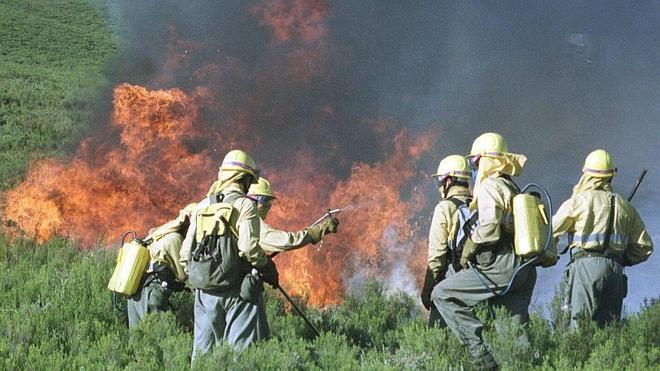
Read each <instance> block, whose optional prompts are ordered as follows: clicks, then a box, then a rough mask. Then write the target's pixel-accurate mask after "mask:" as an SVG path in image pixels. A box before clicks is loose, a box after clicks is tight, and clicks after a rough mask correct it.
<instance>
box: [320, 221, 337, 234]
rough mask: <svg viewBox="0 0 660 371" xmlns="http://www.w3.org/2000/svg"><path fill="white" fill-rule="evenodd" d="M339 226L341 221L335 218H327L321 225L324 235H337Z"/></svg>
mask: <svg viewBox="0 0 660 371" xmlns="http://www.w3.org/2000/svg"><path fill="white" fill-rule="evenodd" d="M338 226H339V219H337V218H335V217H330V218H326V219H325V220H324V221H323V223H321V228H323V232H324V234H327V233H337V227H338Z"/></svg>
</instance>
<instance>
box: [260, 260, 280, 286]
mask: <svg viewBox="0 0 660 371" xmlns="http://www.w3.org/2000/svg"><path fill="white" fill-rule="evenodd" d="M257 270H258V271H259V273H260V274H261V278H262V279H263V280H264V282H266V283H267V284H269V285H270V287H272V288H274V289H276V288H278V287H279V286H280V275H279V273H277V267H276V266H275V262H274V261H273V259H270V258H269V259H268V262H267V263H266V264H265V265H263V266H261V267H258V268H257Z"/></svg>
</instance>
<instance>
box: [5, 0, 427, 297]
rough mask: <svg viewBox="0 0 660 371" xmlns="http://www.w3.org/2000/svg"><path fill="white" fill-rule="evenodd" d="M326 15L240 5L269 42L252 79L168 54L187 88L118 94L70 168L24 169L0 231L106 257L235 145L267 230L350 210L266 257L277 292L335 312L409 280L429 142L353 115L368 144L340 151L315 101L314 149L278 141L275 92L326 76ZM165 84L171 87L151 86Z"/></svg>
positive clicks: (203, 178) (388, 123)
mask: <svg viewBox="0 0 660 371" xmlns="http://www.w3.org/2000/svg"><path fill="white" fill-rule="evenodd" d="M328 12H329V7H328V6H327V5H326V4H325V3H324V2H320V1H306V0H292V1H284V0H277V1H267V2H265V3H264V4H263V5H259V6H254V7H252V8H251V9H250V14H252V15H253V16H255V17H257V18H258V21H259V24H261V25H262V26H263V27H265V28H267V29H269V30H270V31H271V32H272V36H271V37H272V40H271V46H270V48H271V54H270V56H271V57H272V59H273V61H274V62H273V63H272V64H271V65H269V66H266V67H263V69H260V70H257V71H255V70H252V69H250V68H248V67H246V66H243V65H242V64H241V62H240V61H239V60H237V59H235V58H231V57H222V58H220V59H219V60H215V61H213V62H209V63H203V64H202V65H201V66H195V64H194V60H195V59H194V58H192V57H191V58H189V60H186V62H185V63H183V65H181V62H180V59H177V58H176V57H168V58H167V61H164V62H163V64H164V70H163V71H164V73H166V74H173V73H175V72H173V71H175V70H177V68H180V69H182V70H184V71H188V76H191V79H192V81H193V85H194V87H192V88H188V89H186V90H185V91H184V90H182V89H176V88H173V89H166V90H158V89H147V88H145V87H141V86H136V85H129V84H120V85H118V86H116V87H115V89H114V95H113V111H112V112H111V114H110V115H109V119H110V120H109V122H108V125H107V126H106V127H105V128H103V129H102V130H99V131H96V132H94V133H92V134H91V136H90V137H89V138H87V139H86V140H84V141H83V142H82V143H81V145H80V148H79V149H78V151H77V152H76V153H75V154H74V155H73V156H72V158H70V159H46V160H42V161H38V162H36V163H34V164H32V166H31V168H30V170H29V172H28V174H27V176H26V179H25V181H24V182H23V183H21V184H19V185H18V186H17V187H16V188H14V189H12V190H11V191H9V192H7V193H6V194H5V195H4V201H3V203H4V204H3V211H4V212H3V215H4V216H3V218H4V222H5V223H4V224H7V222H8V221H9V220H11V221H12V222H13V223H15V224H16V225H17V226H18V227H19V228H20V230H22V231H23V232H24V233H26V234H28V235H30V236H34V237H35V238H36V239H37V240H39V241H42V242H43V241H46V240H48V239H49V238H51V237H53V236H55V235H58V236H66V237H69V238H72V239H76V240H79V241H80V243H81V246H83V247H85V248H88V247H90V246H92V245H93V244H94V243H101V244H103V245H106V246H107V245H108V244H110V243H112V242H114V241H115V239H116V238H117V237H118V236H119V235H121V234H122V233H123V232H125V231H128V230H136V231H137V232H138V233H139V234H144V233H146V231H147V230H148V229H149V228H151V227H153V226H155V225H158V224H161V223H163V222H165V221H167V220H169V219H171V218H173V217H175V216H176V215H177V212H178V210H179V209H180V208H182V207H183V206H185V205H186V204H187V203H190V202H194V201H199V200H200V199H202V198H203V197H204V195H205V193H206V191H207V189H208V187H209V185H210V184H211V183H212V181H213V180H214V179H215V177H216V175H217V166H218V163H219V161H220V160H221V159H222V156H224V154H225V153H226V152H227V151H228V150H230V149H234V148H242V149H245V150H247V151H248V152H250V153H251V154H252V155H253V157H254V158H255V160H256V161H257V164H258V165H259V166H261V167H262V173H263V175H264V176H265V177H267V178H268V179H269V180H270V181H271V183H272V185H273V188H274V190H275V193H276V195H277V196H278V201H277V202H276V204H275V206H274V207H273V209H272V211H271V213H270V215H269V217H268V220H267V222H268V223H269V224H271V225H272V226H274V227H276V228H280V229H285V230H299V229H302V228H304V227H306V226H308V225H309V224H310V223H312V222H313V221H314V220H316V219H317V218H318V217H319V216H320V215H321V214H322V213H323V211H324V210H325V209H327V208H330V207H349V206H350V207H351V210H350V211H348V212H346V213H344V214H341V215H339V218H340V221H341V224H340V226H339V233H338V234H336V235H330V236H328V237H326V241H325V243H324V244H323V246H320V245H317V246H313V247H307V248H304V249H301V250H298V251H295V252H291V253H285V254H281V255H280V256H278V257H277V258H276V262H277V264H278V267H279V268H280V274H281V280H282V282H283V284H284V285H285V287H287V289H290V290H291V291H292V292H293V293H295V294H299V295H304V296H307V297H309V300H310V302H311V303H313V304H316V305H319V306H323V305H327V304H333V303H338V302H340V301H341V300H342V296H343V295H344V292H345V288H346V287H347V286H349V285H350V283H351V282H352V281H354V280H355V279H359V277H363V276H365V275H372V276H376V277H380V278H381V279H384V280H390V281H391V280H392V279H397V277H398V276H397V275H401V274H402V272H405V271H406V270H408V271H410V272H412V273H413V275H414V276H415V277H417V276H419V277H421V275H422V273H421V272H422V271H423V267H422V265H423V261H424V258H425V255H426V249H425V248H424V246H425V245H426V243H425V240H426V233H427V231H426V228H427V227H428V225H427V223H425V222H421V223H420V217H419V213H420V210H421V209H422V208H424V207H426V206H427V205H428V204H429V202H428V200H426V197H425V196H424V192H422V191H421V189H420V188H419V186H420V184H421V183H422V182H427V181H428V176H427V175H426V171H427V170H428V169H419V168H418V167H417V164H418V163H419V162H420V159H422V158H423V157H424V156H428V154H429V151H430V149H431V147H432V145H433V143H435V142H436V139H437V136H438V135H437V132H422V133H411V132H409V131H407V130H405V129H404V128H403V125H402V124H401V123H400V122H398V121H397V120H393V119H375V120H374V119H373V118H362V121H360V122H358V123H356V127H355V129H356V130H359V131H360V132H361V133H366V134H364V135H367V136H368V140H369V142H368V143H369V144H368V145H369V146H370V147H369V148H350V149H349V150H346V149H345V147H343V146H341V145H340V143H341V142H342V140H343V138H342V137H341V136H342V134H341V133H340V132H338V131H336V130H335V131H329V130H328V129H327V128H324V127H323V125H324V124H325V123H326V121H325V120H327V119H328V118H332V117H333V116H334V115H336V114H337V111H338V110H340V109H341V107H340V106H338V103H337V102H334V101H325V100H322V99H319V100H318V101H314V102H312V103H310V104H314V105H316V106H317V107H315V108H314V109H312V110H309V112H311V116H309V117H305V120H304V121H309V123H307V122H305V126H300V127H302V128H303V130H308V131H311V130H314V129H319V128H321V129H319V130H322V131H323V132H325V133H327V134H328V135H327V137H324V141H323V143H319V144H318V145H317V146H316V147H310V146H305V145H295V144H294V143H296V142H294V141H293V140H288V137H287V136H291V135H292V133H291V132H284V133H282V132H283V130H286V129H287V128H286V126H284V125H285V124H286V123H288V122H289V121H288V119H287V118H288V117H289V116H291V115H293V113H292V112H293V111H295V110H294V109H292V108H291V107H290V103H289V102H287V101H286V100H283V99H280V97H279V96H278V95H276V94H273V92H281V91H282V87H281V86H282V81H283V79H287V78H291V80H292V81H294V83H293V84H287V85H285V86H286V87H287V89H290V90H291V91H292V92H291V94H293V92H296V91H297V90H299V91H300V93H299V94H300V95H301V96H304V95H305V94H306V92H307V90H306V89H307V85H308V84H311V82H310V81H311V79H312V77H314V76H320V75H322V74H326V72H327V71H325V68H326V66H327V61H326V53H327V50H326V48H327V44H328V40H327V39H328V31H327V25H326V23H325V18H326V17H327V14H328ZM170 46H171V48H170V49H168V54H169V55H170V56H171V55H176V51H177V47H185V48H186V51H194V50H199V49H203V46H202V45H200V44H199V43H188V42H183V41H177V42H173V43H170ZM190 53H191V54H192V52H190ZM191 54H187V55H188V56H190V55H191ZM281 56H283V58H282V57H281ZM177 61H179V62H177ZM191 69H192V71H190V70H191ZM275 71H285V72H286V73H285V74H284V76H279V75H278V74H277V73H276V72H275ZM176 73H182V72H181V71H177V72H176ZM165 77H167V76H165ZM329 78H330V77H328V76H326V79H329ZM163 81H174V80H173V79H170V78H163V77H162V76H158V77H157V78H156V79H155V82H156V84H158V83H159V82H160V83H162V82H163ZM249 87H253V88H252V89H250V88H249ZM278 89H279V90H278ZM292 96H293V95H292ZM295 118H296V117H295V116H294V119H295ZM300 121H303V120H300ZM291 122H296V124H298V123H297V121H291ZM298 125H302V124H298ZM293 134H296V133H293ZM277 135H279V137H276V139H277V141H275V140H273V136H277ZM305 135H306V134H305ZM298 138H299V139H300V138H303V139H304V138H308V137H307V136H300V137H298ZM365 140H367V139H365ZM360 151H371V152H370V153H374V154H373V156H371V157H373V158H375V159H376V160H373V161H365V160H356V158H360V157H355V155H356V154H359V153H360ZM423 219H424V220H426V219H428V215H425V216H424V218H423ZM113 246H116V245H113ZM356 277H357V278H356ZM397 284H400V282H399V283H397ZM399 287H401V286H399Z"/></svg>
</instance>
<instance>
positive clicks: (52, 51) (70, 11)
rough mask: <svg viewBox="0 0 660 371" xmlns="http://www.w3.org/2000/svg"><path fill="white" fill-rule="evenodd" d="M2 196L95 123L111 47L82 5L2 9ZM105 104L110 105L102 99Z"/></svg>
mask: <svg viewBox="0 0 660 371" xmlns="http://www.w3.org/2000/svg"><path fill="white" fill-rule="evenodd" d="M0 30H2V32H0V87H2V88H0V189H6V188H8V187H10V186H12V185H13V184H15V182H16V181H17V180H18V177H19V176H21V175H22V174H23V173H24V172H25V169H26V167H27V165H28V163H29V161H30V160H32V159H33V158H35V156H39V155H47V156H53V155H62V154H64V153H65V150H66V149H67V148H69V147H70V146H72V145H75V144H77V143H78V142H79V141H80V139H81V136H82V135H83V134H84V133H85V131H86V129H87V128H89V127H90V126H91V124H92V121H93V119H94V117H93V112H97V111H98V110H97V109H95V107H96V106H98V104H99V101H100V100H101V99H100V98H99V92H100V91H101V89H100V88H101V87H102V86H103V85H104V84H107V82H106V81H105V80H104V78H103V76H102V74H101V70H102V66H103V63H104V62H105V60H106V59H107V58H108V57H109V56H110V55H112V54H113V53H114V51H115V44H114V41H113V40H112V37H111V36H110V35H111V33H110V30H109V29H108V28H107V26H106V22H105V21H104V19H103V18H102V16H101V15H99V14H98V13H97V11H96V10H95V9H94V8H93V7H92V6H91V5H90V4H88V3H87V2H86V1H85V0H30V1H24V0H8V1H1V2H0ZM105 99H106V100H107V98H105Z"/></svg>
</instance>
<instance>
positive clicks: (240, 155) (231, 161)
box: [220, 149, 259, 178]
mask: <svg viewBox="0 0 660 371" xmlns="http://www.w3.org/2000/svg"><path fill="white" fill-rule="evenodd" d="M220 170H233V171H240V172H243V173H248V174H250V175H252V176H253V177H255V178H258V177H259V170H258V169H257V165H256V164H255V163H254V160H253V159H252V157H250V155H248V154H247V153H246V152H245V151H241V150H240V149H235V150H233V151H229V153H227V155H226V156H225V158H224V160H222V165H220Z"/></svg>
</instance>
